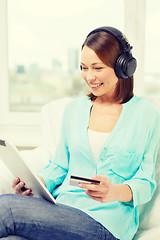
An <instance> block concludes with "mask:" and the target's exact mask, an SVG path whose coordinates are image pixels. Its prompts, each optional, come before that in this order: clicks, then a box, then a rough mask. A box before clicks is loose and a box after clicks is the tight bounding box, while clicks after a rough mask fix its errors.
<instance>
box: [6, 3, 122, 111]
mask: <svg viewBox="0 0 160 240" xmlns="http://www.w3.org/2000/svg"><path fill="white" fill-rule="evenodd" d="M123 5H124V3H123V0H120V1H117V0H114V1H109V0H108V1H107V0H101V1H99V0H95V1H92V0H87V1H86V0H81V1H75V0H67V1H65V0H59V1H55V0H42V1H39V0H27V1H21V0H14V1H12V0H8V5H7V11H8V14H7V19H8V21H7V22H8V67H9V110H10V111H16V112H17V111H20V112H21V111H23V112H24V111H27V112H31V111H39V110H40V108H41V106H42V105H44V104H46V103H48V102H50V101H52V100H54V99H57V98H61V97H65V96H73V97H74V96H78V95H82V94H84V93H85V91H86V89H85V87H84V81H83V80H82V78H81V73H80V70H79V56H80V48H81V45H82V43H83V41H84V39H85V37H86V35H87V34H88V33H89V31H91V30H93V29H94V28H96V27H99V26H105V25H111V26H115V27H117V28H119V29H121V30H122V31H123V29H124V6H123ZM115 6H116V7H115ZM117 19H118V21H117Z"/></svg>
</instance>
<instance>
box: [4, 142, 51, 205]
mask: <svg viewBox="0 0 160 240" xmlns="http://www.w3.org/2000/svg"><path fill="white" fill-rule="evenodd" d="M0 158H1V160H2V161H3V162H4V164H5V165H6V166H7V167H8V169H9V170H10V171H11V172H12V174H13V175H14V176H15V177H19V178H20V180H21V181H23V182H24V183H25V187H26V188H30V189H32V193H33V194H34V195H36V196H38V197H42V198H44V199H46V200H48V201H50V202H52V203H56V200H55V199H54V197H53V196H52V194H51V193H50V192H49V191H48V190H47V188H46V187H45V186H44V184H43V183H42V182H41V180H40V179H39V178H38V177H37V176H36V175H35V174H34V173H33V171H32V170H31V169H30V168H29V167H28V166H27V164H26V163H25V161H24V160H23V158H22V156H21V153H20V151H18V150H17V148H16V147H15V146H14V145H13V144H12V143H10V142H8V141H4V140H0Z"/></svg>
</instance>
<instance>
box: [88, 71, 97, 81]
mask: <svg viewBox="0 0 160 240" xmlns="http://www.w3.org/2000/svg"><path fill="white" fill-rule="evenodd" d="M95 79H96V76H95V74H94V72H93V71H92V70H88V71H87V73H86V80H87V81H91V80H95Z"/></svg>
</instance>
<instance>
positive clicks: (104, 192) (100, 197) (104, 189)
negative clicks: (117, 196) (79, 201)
mask: <svg viewBox="0 0 160 240" xmlns="http://www.w3.org/2000/svg"><path fill="white" fill-rule="evenodd" d="M92 178H93V179H95V180H99V181H100V184H86V183H81V184H79V187H80V188H83V189H84V190H85V192H86V194H87V195H88V196H89V197H90V198H92V199H94V200H96V201H99V202H102V203H107V202H110V201H114V184H112V183H111V181H110V180H109V178H107V177H105V176H101V175H96V176H93V177H92Z"/></svg>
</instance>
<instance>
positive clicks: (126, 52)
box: [87, 27, 137, 79]
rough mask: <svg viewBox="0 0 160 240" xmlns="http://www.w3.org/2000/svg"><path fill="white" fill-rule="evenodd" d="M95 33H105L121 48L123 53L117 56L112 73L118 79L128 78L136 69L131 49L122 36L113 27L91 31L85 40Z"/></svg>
mask: <svg viewBox="0 0 160 240" xmlns="http://www.w3.org/2000/svg"><path fill="white" fill-rule="evenodd" d="M96 32H106V33H109V34H111V35H112V36H113V37H114V38H116V40H117V41H118V42H119V43H120V45H121V46H122V49H123V52H122V53H121V54H120V55H119V56H118V58H117V59H116V62H115V66H114V71H115V74H116V76H117V77H118V78H122V79H126V78H130V77H131V76H132V75H133V74H134V72H135V70H136V67H137V61H136V59H135V58H134V57H133V56H132V53H131V49H132V48H133V47H132V46H130V44H129V43H128V41H127V39H126V38H125V37H124V35H123V34H122V33H121V32H120V31H119V30H118V29H116V28H113V27H100V28H96V29H95V30H93V31H91V32H90V33H89V34H88V36H87V38H88V37H89V36H90V35H92V34H94V33H96Z"/></svg>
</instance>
